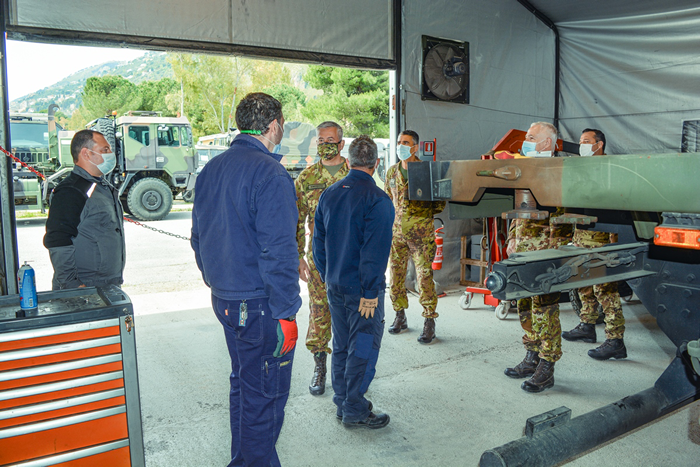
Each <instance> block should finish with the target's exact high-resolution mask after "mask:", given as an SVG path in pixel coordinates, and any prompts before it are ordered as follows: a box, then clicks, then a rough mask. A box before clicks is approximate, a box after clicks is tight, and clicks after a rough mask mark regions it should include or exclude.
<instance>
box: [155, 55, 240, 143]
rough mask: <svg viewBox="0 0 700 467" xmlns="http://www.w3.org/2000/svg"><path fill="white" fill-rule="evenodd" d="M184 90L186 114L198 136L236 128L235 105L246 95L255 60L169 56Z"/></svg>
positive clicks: (212, 56)
mask: <svg viewBox="0 0 700 467" xmlns="http://www.w3.org/2000/svg"><path fill="white" fill-rule="evenodd" d="M168 61H169V62H170V64H171V65H172V67H173V72H174V74H175V79H176V80H178V81H180V82H181V83H182V86H183V89H184V91H185V92H184V94H185V96H184V103H183V105H184V114H185V115H186V116H187V117H188V119H189V120H190V123H191V124H192V127H193V133H194V136H195V137H198V136H202V135H206V134H212V133H225V132H226V131H228V129H229V128H230V127H232V126H235V120H234V110H235V108H236V107H235V106H236V104H237V103H238V101H240V99H241V97H242V96H243V95H245V89H246V86H247V84H248V82H249V73H250V70H251V69H252V66H253V64H252V61H251V60H248V59H244V58H240V57H223V56H219V55H195V54H168Z"/></svg>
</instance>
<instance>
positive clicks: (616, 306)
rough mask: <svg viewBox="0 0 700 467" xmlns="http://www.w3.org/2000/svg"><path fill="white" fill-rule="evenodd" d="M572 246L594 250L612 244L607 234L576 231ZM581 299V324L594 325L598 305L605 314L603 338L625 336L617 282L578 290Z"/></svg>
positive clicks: (620, 337)
mask: <svg viewBox="0 0 700 467" xmlns="http://www.w3.org/2000/svg"><path fill="white" fill-rule="evenodd" d="M573 243H574V245H576V246H579V247H583V248H595V247H598V246H603V245H607V244H609V243H612V241H611V239H610V234H609V233H607V232H595V231H592V230H581V229H576V231H575V232H574V240H573ZM578 296H579V297H580V298H581V314H580V316H579V317H580V318H581V322H582V323H587V324H593V325H595V323H596V320H597V319H598V311H597V310H596V307H597V305H598V303H600V305H601V307H602V308H603V313H605V338H606V339H622V338H623V336H624V334H625V317H624V316H623V314H622V304H621V303H620V294H619V293H618V292H617V282H610V283H607V284H598V285H593V286H588V287H581V288H580V289H578Z"/></svg>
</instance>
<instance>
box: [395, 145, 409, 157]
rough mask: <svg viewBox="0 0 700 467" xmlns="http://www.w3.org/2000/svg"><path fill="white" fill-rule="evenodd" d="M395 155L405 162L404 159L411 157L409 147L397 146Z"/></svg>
mask: <svg viewBox="0 0 700 467" xmlns="http://www.w3.org/2000/svg"><path fill="white" fill-rule="evenodd" d="M396 155H397V156H398V158H399V159H401V160H402V161H405V160H406V159H408V158H410V157H411V148H410V147H409V146H404V145H403V144H399V145H398V146H396Z"/></svg>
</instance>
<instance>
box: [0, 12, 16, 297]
mask: <svg viewBox="0 0 700 467" xmlns="http://www.w3.org/2000/svg"><path fill="white" fill-rule="evenodd" d="M5 7H6V3H5V2H0V35H1V36H2V38H1V39H0V91H1V92H0V94H1V95H0V99H1V101H0V144H1V145H2V147H4V148H9V147H10V145H9V142H10V123H9V121H8V119H7V116H8V115H9V113H8V112H9V108H10V105H9V99H8V97H7V54H6V51H5V14H6V10H5ZM0 237H1V239H2V251H0V255H1V258H0V268H1V270H0V274H1V275H2V278H0V279H1V284H0V285H2V293H3V295H13V294H17V293H18V289H17V280H16V277H17V269H18V267H17V263H18V254H17V225H16V222H15V196H14V191H13V188H12V162H11V161H10V158H9V157H7V156H6V155H4V154H3V155H1V156H0Z"/></svg>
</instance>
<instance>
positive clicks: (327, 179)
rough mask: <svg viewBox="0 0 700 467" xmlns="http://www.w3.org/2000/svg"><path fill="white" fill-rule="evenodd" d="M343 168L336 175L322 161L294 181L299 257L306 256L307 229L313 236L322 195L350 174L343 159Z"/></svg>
mask: <svg viewBox="0 0 700 467" xmlns="http://www.w3.org/2000/svg"><path fill="white" fill-rule="evenodd" d="M343 161H344V164H343V166H342V167H341V168H340V169H339V170H338V171H337V172H336V174H335V175H331V173H330V172H329V171H328V170H326V169H325V168H324V167H323V164H322V163H321V161H318V162H316V163H315V164H314V165H312V166H309V167H307V168H305V169H304V170H303V171H302V172H301V173H300V174H299V177H297V179H296V180H295V181H294V188H296V190H297V209H298V210H299V220H298V221H297V245H298V249H299V257H300V258H301V257H303V256H304V251H305V249H306V227H305V224H306V225H308V227H309V234H310V235H311V236H313V232H314V230H313V229H314V215H315V214H316V207H317V206H318V199H319V198H320V197H321V193H323V191H324V190H325V189H326V188H328V187H329V186H331V185H333V184H334V183H335V182H337V181H340V180H341V179H343V178H345V176H346V175H347V174H348V172H350V168H349V167H348V163H347V160H345V159H343Z"/></svg>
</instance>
